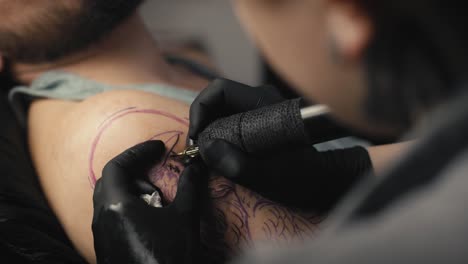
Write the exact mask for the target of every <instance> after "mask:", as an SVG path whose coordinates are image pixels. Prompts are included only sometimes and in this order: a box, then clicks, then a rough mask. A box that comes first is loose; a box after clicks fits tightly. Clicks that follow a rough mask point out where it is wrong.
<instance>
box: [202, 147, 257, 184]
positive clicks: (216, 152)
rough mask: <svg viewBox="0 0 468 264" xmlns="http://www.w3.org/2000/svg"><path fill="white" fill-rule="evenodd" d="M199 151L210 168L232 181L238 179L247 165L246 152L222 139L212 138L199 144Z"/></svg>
mask: <svg viewBox="0 0 468 264" xmlns="http://www.w3.org/2000/svg"><path fill="white" fill-rule="evenodd" d="M200 153H201V156H202V158H203V160H204V161H205V163H206V165H207V166H208V167H209V168H210V169H212V170H213V171H215V172H216V173H219V174H220V175H222V176H224V177H226V178H229V179H231V180H233V181H238V180H239V178H240V177H242V176H243V174H244V173H245V171H246V169H247V166H248V158H247V157H246V156H245V155H246V154H245V153H244V152H242V150H240V149H239V148H238V147H237V146H235V145H233V144H231V143H229V142H228V141H225V140H222V139H214V140H211V141H208V142H207V143H205V144H204V145H203V146H200Z"/></svg>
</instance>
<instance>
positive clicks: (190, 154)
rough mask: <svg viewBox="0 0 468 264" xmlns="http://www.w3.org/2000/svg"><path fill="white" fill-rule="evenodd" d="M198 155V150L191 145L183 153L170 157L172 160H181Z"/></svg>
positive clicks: (195, 146)
mask: <svg viewBox="0 0 468 264" xmlns="http://www.w3.org/2000/svg"><path fill="white" fill-rule="evenodd" d="M199 154H200V148H199V147H198V146H197V145H191V146H189V147H187V148H186V149H185V150H184V151H182V152H180V153H176V154H173V155H171V157H172V158H175V157H183V158H192V159H193V158H196V157H197V156H198V155H199Z"/></svg>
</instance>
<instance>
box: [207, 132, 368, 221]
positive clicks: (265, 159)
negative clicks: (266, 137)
mask: <svg viewBox="0 0 468 264" xmlns="http://www.w3.org/2000/svg"><path fill="white" fill-rule="evenodd" d="M200 147H201V154H202V157H203V160H204V161H205V163H206V164H207V165H208V167H209V168H210V169H212V170H213V171H214V172H216V173H218V174H220V175H222V176H225V177H226V178H228V179H230V180H232V181H234V182H236V183H238V184H240V185H243V186H245V187H247V188H249V189H251V190H253V191H256V192H258V193H259V194H261V195H263V196H264V197H266V198H269V199H271V200H273V201H276V202H280V203H283V204H285V205H287V206H290V207H295V208H299V209H304V210H315V211H317V212H319V213H324V212H327V211H328V210H330V209H331V208H333V206H334V205H335V204H336V202H338V200H339V199H340V198H341V197H342V196H343V195H344V194H345V193H346V192H347V191H348V190H349V189H350V188H351V187H352V186H353V185H354V183H356V182H357V181H358V180H359V179H360V178H361V177H363V176H364V175H365V174H366V173H368V172H371V170H372V163H371V160H370V157H369V154H368V152H367V150H366V149H364V148H362V147H355V148H349V149H340V150H332V151H326V152H318V151H317V150H316V149H315V148H314V147H313V146H302V147H295V148H287V149H278V150H275V151H273V152H271V153H268V154H264V155H261V156H255V155H253V154H247V153H244V152H242V151H241V150H240V149H239V148H238V147H237V146H235V145H233V144H231V143H229V142H227V141H224V140H220V139H217V140H212V141H210V142H209V143H207V144H206V145H204V146H200Z"/></svg>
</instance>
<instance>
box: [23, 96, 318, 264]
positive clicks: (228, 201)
mask: <svg viewBox="0 0 468 264" xmlns="http://www.w3.org/2000/svg"><path fill="white" fill-rule="evenodd" d="M187 126H188V106H186V105H184V104H181V103H178V102H175V101H172V100H168V99H166V98H162V97H159V96H155V95H151V94H147V93H143V92H137V91H113V92H108V93H105V94H101V95H97V96H94V97H92V98H90V99H88V100H86V101H84V102H81V103H73V102H63V101H53V100H44V101H38V102H35V103H34V104H33V105H32V107H31V109H30V117H29V135H30V149H31V152H32V156H33V160H34V164H35V166H36V169H37V170H38V173H39V177H40V182H41V184H42V187H43V189H44V191H45V194H46V196H47V199H48V201H49V203H50V205H51V207H52V208H53V210H54V211H55V213H56V214H57V216H58V218H59V220H60V221H61V223H62V225H63V226H64V228H65V231H66V232H67V234H68V235H69V237H70V238H71V240H72V242H73V243H74V245H75V246H76V248H77V249H78V250H79V251H80V253H81V254H82V255H83V256H85V257H86V258H87V260H88V261H90V262H94V261H95V257H94V247H93V239H92V233H91V219H92V192H93V186H94V183H95V181H96V179H97V178H99V177H100V172H101V171H102V168H103V167H104V165H105V164H106V163H107V162H108V161H109V160H110V159H112V158H113V157H114V156H116V155H117V154H119V153H121V152H122V151H124V150H125V149H127V148H129V147H131V146H133V145H135V144H137V143H140V142H143V141H146V140H150V139H160V140H163V141H164V142H166V145H167V147H168V149H170V150H171V151H174V152H177V151H181V150H182V149H183V147H184V146H185V138H186V133H187ZM161 165H162V166H161ZM182 170H183V167H182V166H181V165H180V164H178V163H177V162H176V161H174V160H171V159H170V158H169V153H168V158H167V159H166V160H165V161H164V163H163V164H159V165H157V166H155V168H154V169H153V170H152V171H151V172H150V175H149V178H150V180H151V181H152V182H153V183H154V184H155V185H157V186H158V187H159V188H161V190H162V191H163V194H164V198H165V199H166V200H167V201H171V199H172V198H173V197H174V195H175V193H176V191H177V190H176V182H177V179H178V177H179V174H180V172H181V171H182ZM209 196H210V197H211V199H209V201H208V202H209V203H210V205H209V206H207V210H206V211H205V212H204V214H203V221H202V237H203V239H204V241H205V243H204V249H207V250H209V251H210V252H212V254H211V255H212V257H224V256H225V255H229V254H233V253H235V252H236V251H237V250H238V249H239V248H241V247H243V246H252V245H253V244H254V242H256V241H260V240H268V241H278V242H281V243H283V242H286V243H288V242H290V241H292V240H293V239H294V238H298V239H301V238H303V237H305V236H310V235H311V234H312V233H313V231H314V230H315V229H316V223H317V221H318V219H317V218H316V217H314V216H313V215H312V216H310V215H307V214H300V213H297V212H295V211H293V210H291V209H288V208H284V207H282V206H280V205H278V204H275V203H273V202H271V201H268V200H266V199H263V198H262V197H260V196H258V195H256V194H255V193H252V192H250V191H248V190H246V189H244V188H242V187H240V186H237V185H234V184H232V183H230V182H229V181H227V180H225V179H222V178H213V179H212V180H211V181H210V194H209Z"/></svg>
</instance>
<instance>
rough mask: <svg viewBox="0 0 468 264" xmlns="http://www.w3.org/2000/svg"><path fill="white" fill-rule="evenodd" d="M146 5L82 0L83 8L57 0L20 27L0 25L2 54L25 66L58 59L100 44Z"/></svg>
mask: <svg viewBox="0 0 468 264" xmlns="http://www.w3.org/2000/svg"><path fill="white" fill-rule="evenodd" d="M142 2H143V0H81V2H80V4H79V7H77V8H70V7H66V6H65V5H63V4H62V3H61V1H54V4H53V5H52V6H51V7H50V8H47V10H46V11H43V12H37V14H34V15H31V16H29V17H28V16H26V17H25V18H24V19H25V20H27V21H24V24H23V23H21V24H22V25H18V27H16V26H17V25H11V26H10V27H9V28H5V26H0V53H2V54H3V55H5V56H6V57H8V58H9V59H11V60H13V61H14V62H21V63H44V62H51V61H55V60H58V59H60V58H62V57H65V56H68V55H71V54H73V53H76V52H78V51H81V50H84V49H86V48H88V47H89V46H91V45H92V44H94V43H96V42H98V41H99V40H100V39H101V38H103V37H104V36H105V35H106V34H107V33H109V32H111V31H112V30H113V29H114V28H115V27H116V26H118V25H119V24H120V23H121V22H122V21H124V20H125V19H127V18H128V17H129V16H130V15H132V14H133V13H134V12H135V10H136V8H137V7H138V6H139V5H140V4H141V3H142ZM13 15H17V16H21V14H13ZM21 22H23V21H21Z"/></svg>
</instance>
